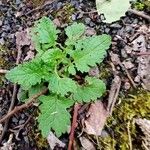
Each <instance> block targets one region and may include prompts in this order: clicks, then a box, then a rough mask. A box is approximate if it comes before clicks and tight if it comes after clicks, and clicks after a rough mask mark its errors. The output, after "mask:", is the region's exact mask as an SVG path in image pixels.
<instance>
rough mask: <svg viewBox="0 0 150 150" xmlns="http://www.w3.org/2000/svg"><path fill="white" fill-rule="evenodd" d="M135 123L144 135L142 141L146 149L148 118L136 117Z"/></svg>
mask: <svg viewBox="0 0 150 150" xmlns="http://www.w3.org/2000/svg"><path fill="white" fill-rule="evenodd" d="M135 122H136V124H137V125H138V126H139V127H140V128H141V130H142V132H143V134H144V137H143V142H144V144H145V145H144V146H146V147H147V148H148V149H150V120H147V119H140V118H139V119H136V120H135Z"/></svg>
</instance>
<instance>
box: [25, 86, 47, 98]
mask: <svg viewBox="0 0 150 150" xmlns="http://www.w3.org/2000/svg"><path fill="white" fill-rule="evenodd" d="M44 89H46V87H45V86H44V85H43V84H38V85H34V86H32V87H31V88H30V89H29V90H28V95H29V97H32V96H33V95H36V94H38V93H39V92H41V91H42V90H44Z"/></svg>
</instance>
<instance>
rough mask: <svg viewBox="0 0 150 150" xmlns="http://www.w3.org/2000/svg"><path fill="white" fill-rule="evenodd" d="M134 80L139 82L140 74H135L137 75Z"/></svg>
mask: <svg viewBox="0 0 150 150" xmlns="http://www.w3.org/2000/svg"><path fill="white" fill-rule="evenodd" d="M134 81H135V82H137V83H139V82H140V76H139V75H137V76H136V77H135V78H134Z"/></svg>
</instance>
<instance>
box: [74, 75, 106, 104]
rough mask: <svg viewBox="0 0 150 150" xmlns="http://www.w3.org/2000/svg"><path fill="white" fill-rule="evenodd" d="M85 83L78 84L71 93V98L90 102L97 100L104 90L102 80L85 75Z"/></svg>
mask: <svg viewBox="0 0 150 150" xmlns="http://www.w3.org/2000/svg"><path fill="white" fill-rule="evenodd" d="M85 80H86V82H87V85H85V86H78V88H77V90H76V92H75V93H74V94H73V99H74V100H76V101H78V102H90V101H94V100H97V98H99V97H101V96H102V95H103V94H104V92H105V91H106V86H105V83H104V82H103V81H102V80H99V79H96V78H91V77H87V78H86V79H85Z"/></svg>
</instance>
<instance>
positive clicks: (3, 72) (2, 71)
mask: <svg viewBox="0 0 150 150" xmlns="http://www.w3.org/2000/svg"><path fill="white" fill-rule="evenodd" d="M7 72H8V70H4V69H0V74H6V73H7Z"/></svg>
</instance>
